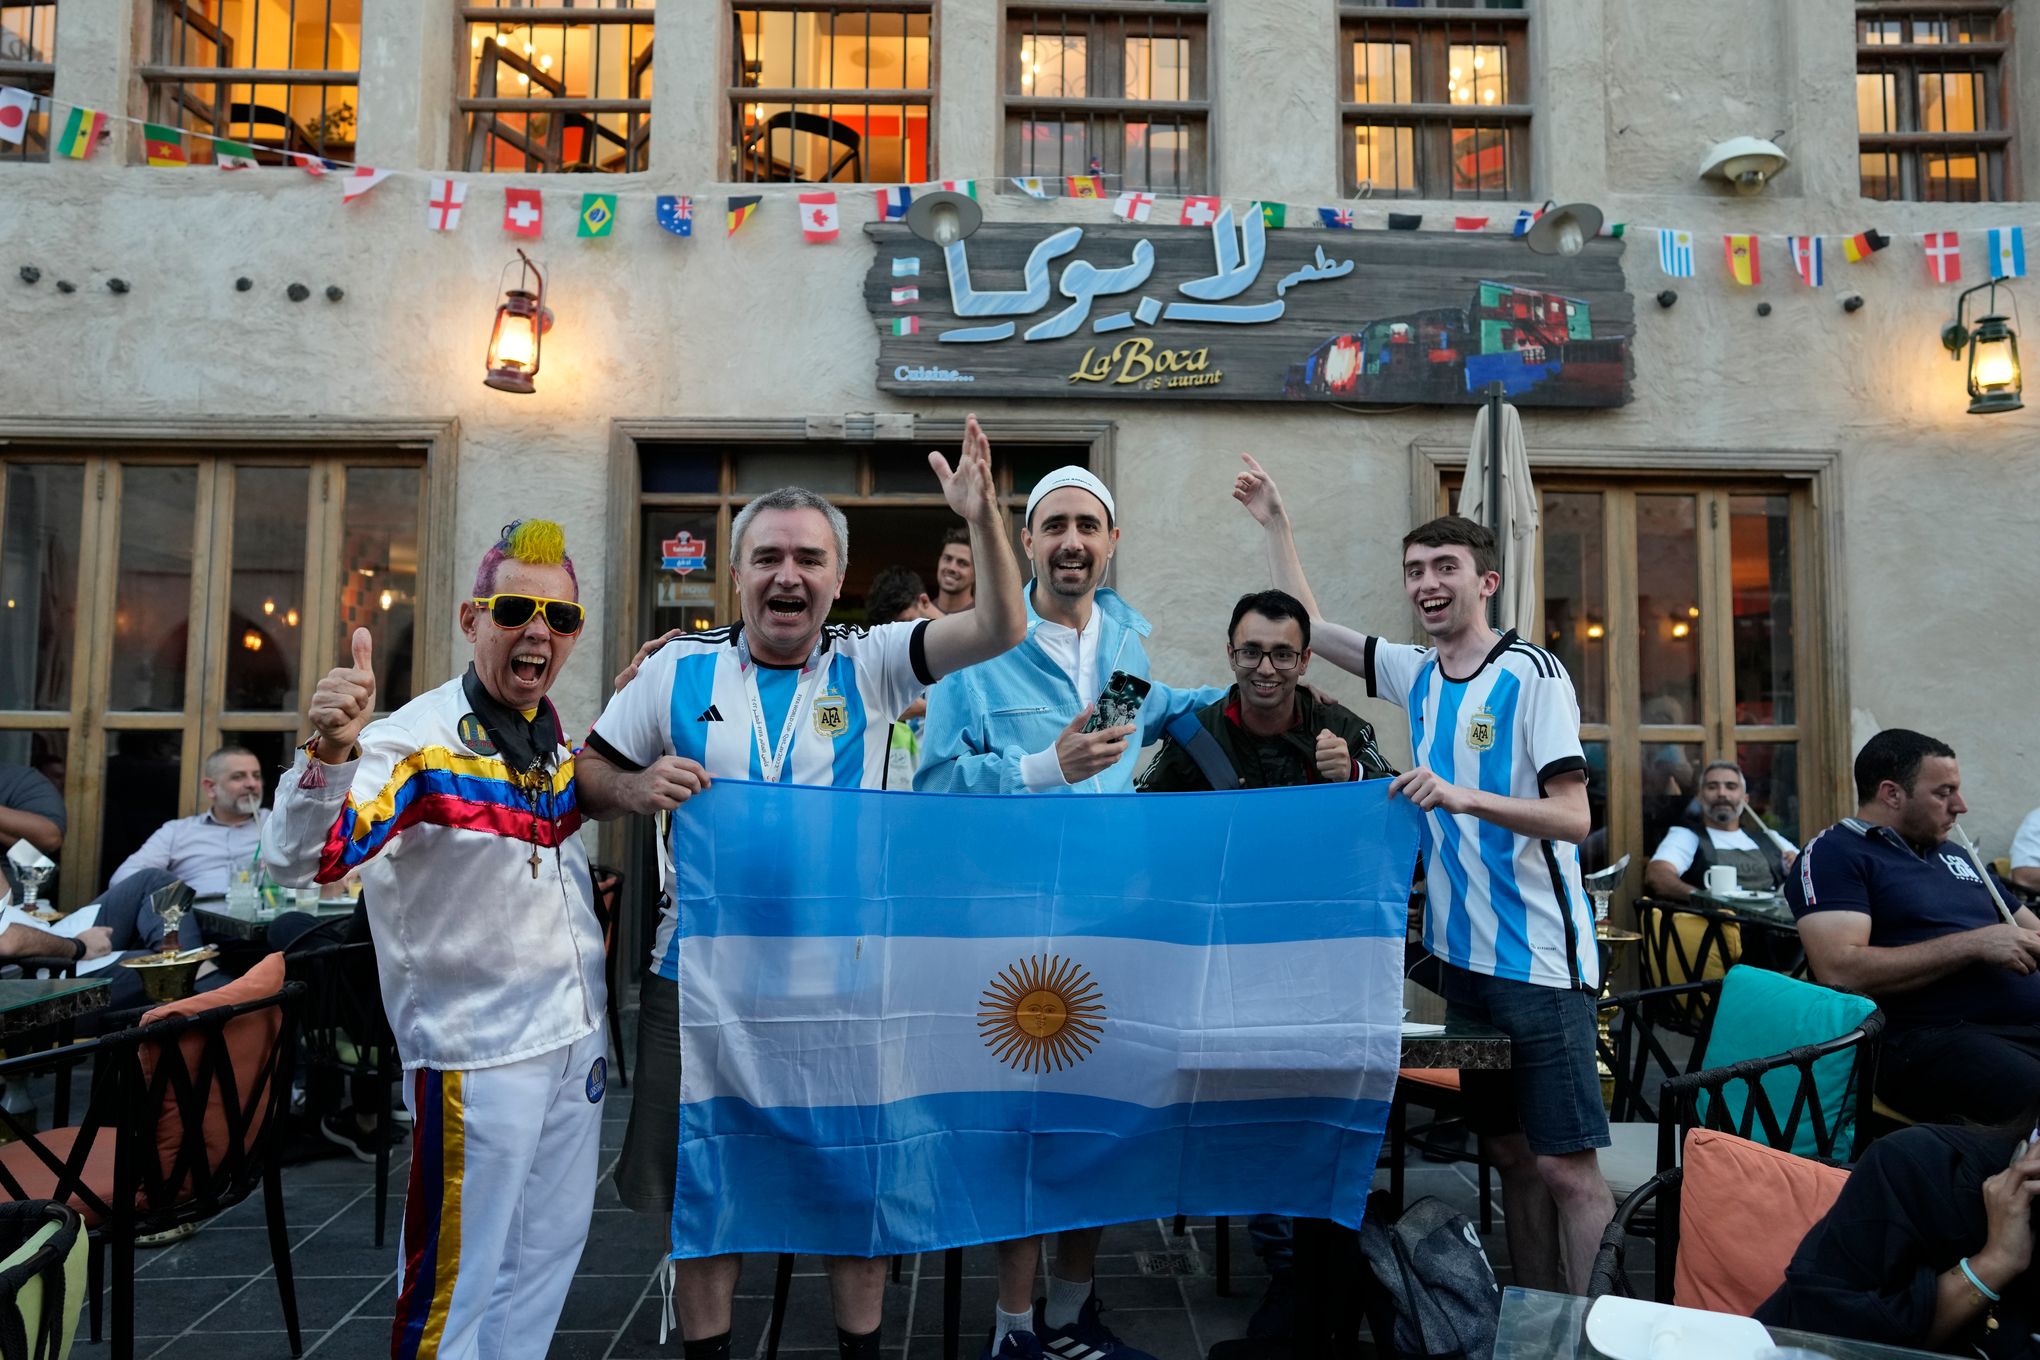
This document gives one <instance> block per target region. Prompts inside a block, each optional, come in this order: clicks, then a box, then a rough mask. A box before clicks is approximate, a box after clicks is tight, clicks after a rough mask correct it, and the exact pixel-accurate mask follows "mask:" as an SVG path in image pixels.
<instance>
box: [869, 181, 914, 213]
mask: <svg viewBox="0 0 2040 1360" xmlns="http://www.w3.org/2000/svg"><path fill="white" fill-rule="evenodd" d="M874 193H875V194H876V196H877V198H878V220H879V221H881V222H904V221H905V220H906V217H907V209H908V208H911V207H913V206H914V191H913V190H912V189H910V188H908V187H907V186H906V185H904V184H895V185H893V186H892V187H891V188H890V189H878V190H874Z"/></svg>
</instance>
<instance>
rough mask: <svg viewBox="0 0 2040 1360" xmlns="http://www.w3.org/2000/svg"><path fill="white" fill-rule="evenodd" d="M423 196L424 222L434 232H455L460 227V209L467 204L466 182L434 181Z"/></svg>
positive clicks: (454, 180)
mask: <svg viewBox="0 0 2040 1360" xmlns="http://www.w3.org/2000/svg"><path fill="white" fill-rule="evenodd" d="M431 184H432V192H431V193H429V194H427V195H426V196H425V221H426V224H427V225H429V226H430V227H431V228H432V230H434V231H455V230H458V229H459V227H460V208H461V205H462V204H463V203H465V202H467V191H468V187H467V181H466V180H464V179H435V180H433V181H431Z"/></svg>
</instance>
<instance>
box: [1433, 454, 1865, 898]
mask: <svg viewBox="0 0 2040 1360" xmlns="http://www.w3.org/2000/svg"><path fill="white" fill-rule="evenodd" d="M1534 460H1535V462H1536V465H1537V469H1538V488H1539V490H1540V491H1542V490H1547V489H1548V490H1554V491H1559V490H1566V491H1584V490H1600V491H1606V490H1608V489H1610V488H1613V489H1617V490H1624V491H1634V492H1637V493H1639V494H1652V493H1656V492H1670V493H1674V494H1683V493H1699V494H1701V495H1703V496H1705V495H1712V494H1716V493H1720V494H1723V495H1739V494H1755V495H1762V494H1775V493H1776V492H1777V490H1778V488H1779V486H1780V484H1781V483H1782V484H1787V485H1789V486H1791V487H1793V488H1794V489H1798V488H1804V489H1805V492H1806V495H1805V497H1804V500H1803V502H1800V503H1798V504H1796V505H1795V507H1794V510H1793V516H1794V518H1793V522H1792V534H1793V553H1792V590H1793V595H1792V598H1793V605H1794V615H1795V618H1796V620H1797V621H1798V624H1799V626H1797V627H1795V629H1794V637H1793V654H1794V675H1795V686H1796V691H1797V692H1796V695H1795V700H1796V714H1797V721H1796V722H1794V723H1789V724H1761V725H1760V724H1752V723H1743V724H1738V723H1736V721H1735V717H1734V714H1735V706H1734V703H1733V694H1734V671H1733V666H1734V655H1733V649H1732V648H1729V649H1723V648H1720V647H1717V648H1716V649H1715V650H1714V652H1713V654H1712V661H1713V664H1712V666H1710V667H1704V668H1703V669H1702V672H1701V675H1700V682H1701V694H1702V700H1701V702H1702V707H1703V709H1704V710H1705V712H1706V713H1708V714H1711V715H1712V718H1711V721H1707V722H1699V723H1689V724H1678V725H1663V724H1645V723H1643V722H1642V720H1641V713H1640V708H1641V704H1640V701H1639V697H1638V695H1637V693H1636V691H1637V689H1638V683H1637V677H1636V675H1635V673H1634V672H1633V671H1631V670H1627V669H1621V670H1618V668H1617V662H1618V659H1619V652H1620V649H1618V648H1613V647H1610V648H1608V649H1607V652H1608V666H1609V670H1608V673H1607V675H1606V680H1607V694H1608V712H1607V714H1606V721H1603V722H1599V723H1583V724H1582V725H1581V728H1580V739H1581V740H1582V741H1588V742H1593V741H1600V742H1606V743H1608V745H1609V758H1610V771H1611V778H1610V784H1611V787H1610V789H1609V791H1608V799H1609V801H1608V822H1607V825H1608V831H1609V843H1610V849H1611V851H1620V852H1626V853H1628V854H1629V855H1630V856H1631V860H1630V864H1631V871H1630V873H1629V875H1628V876H1627V877H1626V878H1625V880H1624V884H1623V888H1622V890H1621V893H1620V895H1619V896H1618V897H1617V899H1616V901H1617V903H1618V904H1621V905H1622V906H1623V907H1624V908H1625V909H1626V907H1627V906H1628V904H1629V903H1632V902H1633V901H1634V900H1635V897H1636V896H1637V894H1638V890H1639V889H1640V887H1641V884H1642V881H1643V875H1642V869H1641V867H1640V866H1641V865H1642V864H1643V863H1644V862H1646V861H1647V860H1648V859H1649V857H1650V853H1651V851H1652V850H1654V849H1655V848H1656V847H1654V846H1647V845H1642V844H1640V841H1641V838H1642V831H1643V828H1642V812H1641V804H1640V801H1639V800H1638V799H1636V798H1631V797H1628V796H1627V794H1628V793H1629V792H1631V790H1628V789H1618V788H1615V787H1613V785H1614V784H1615V780H1614V777H1613V771H1614V766H1615V762H1616V758H1617V752H1616V748H1615V739H1616V738H1617V737H1618V736H1621V737H1626V736H1627V735H1629V734H1634V735H1635V736H1636V737H1637V739H1638V740H1639V741H1641V740H1652V741H1661V742H1683V743H1698V744H1700V745H1701V747H1702V749H1703V752H1704V755H1705V758H1707V759H1712V758H1714V757H1715V756H1716V755H1718V754H1724V753H1725V754H1726V756H1727V757H1728V758H1733V757H1734V753H1735V746H1736V742H1737V740H1738V739H1740V740H1742V741H1745V742H1765V741H1774V740H1789V741H1796V742H1797V743H1798V746H1799V768H1800V769H1801V770H1802V771H1805V772H1808V775H1807V777H1803V778H1802V779H1801V781H1800V784H1799V790H1798V793H1799V800H1800V809H1801V814H1800V816H1801V820H1800V829H1801V834H1802V839H1804V838H1806V837H1810V836H1811V835H1812V833H1813V832H1814V831H1817V830H1819V829H1820V828H1822V827H1825V826H1827V825H1829V824H1831V823H1833V822H1834V821H1836V820H1838V819H1839V818H1840V817H1842V816H1843V815H1845V814H1847V813H1848V812H1849V811H1851V810H1852V809H1853V808H1854V807H1855V793H1854V789H1853V786H1852V784H1851V780H1850V773H1849V760H1848V757H1849V751H1850V737H1849V686H1848V671H1847V666H1846V658H1847V656H1848V637H1847V629H1846V615H1847V612H1848V611H1847V610H1846V609H1845V608H1843V607H1842V606H1843V604H1844V597H1843V596H1842V595H1841V593H1840V589H1841V586H1842V583H1843V582H1844V581H1845V580H1846V579H1847V578H1846V577H1845V575H1844V572H1843V568H1844V561H1845V559H1844V557H1843V544H1842V519H1841V515H1840V511H1839V507H1840V506H1841V505H1842V503H1843V501H1842V492H1843V488H1842V473H1841V455H1840V453H1839V452H1838V451H1836V450H1831V449H1772V450H1744V449H1721V448H1704V447H1703V448H1665V447H1660V448H1652V449H1607V448H1567V447H1556V448H1546V447H1542V446H1540V447H1539V448H1537V449H1536V450H1535V452H1534ZM1466 461H1467V460H1466V450H1465V448H1464V447H1456V448H1455V447H1452V446H1449V445H1443V444H1432V443H1427V442H1423V441H1418V442H1414V443H1412V444H1411V445H1410V472H1411V478H1410V480H1411V498H1410V513H1411V515H1412V519H1411V523H1413V524H1414V523H1420V522H1422V521H1424V520H1427V519H1430V518H1431V517H1432V516H1434V515H1436V514H1437V513H1438V506H1439V504H1440V497H1441V496H1442V495H1443V494H1444V486H1445V483H1446V480H1447V478H1448V477H1450V476H1452V475H1455V474H1456V475H1460V476H1463V475H1464V473H1465V469H1466ZM1703 529H1704V532H1703V537H1702V543H1701V548H1700V557H1701V560H1700V574H1701V579H1700V582H1699V589H1700V599H1699V601H1698V603H1699V606H1700V609H1701V611H1702V617H1703V618H1709V619H1719V620H1726V619H1728V618H1729V616H1730V612H1731V611H1730V610H1729V608H1728V604H1729V601H1728V600H1726V599H1725V598H1721V597H1720V596H1719V595H1718V593H1717V592H1716V582H1717V581H1718V577H1719V573H1718V571H1717V570H1716V565H1717V564H1716V561H1715V558H1714V556H1713V553H1714V551H1715V550H1714V548H1712V547H1711V546H1710V545H1709V544H1708V542H1707V539H1706V535H1707V534H1712V533H1714V532H1715V528H1714V526H1712V525H1707V526H1703ZM1628 532H1629V537H1628V541H1627V543H1626V544H1625V543H1624V542H1622V541H1620V538H1619V536H1618V537H1616V538H1611V539H1610V540H1609V542H1608V550H1607V552H1606V553H1605V554H1604V560H1603V567H1602V569H1603V571H1604V573H1605V578H1604V579H1605V583H1604V588H1603V594H1604V598H1605V599H1606V602H1607V609H1608V618H1607V621H1606V623H1607V628H1608V631H1609V633H1610V635H1611V636H1621V635H1630V634H1633V633H1634V632H1635V630H1636V627H1637V616H1636V613H1635V609H1636V601H1635V598H1634V587H1635V582H1634V580H1633V578H1632V577H1630V576H1629V575H1627V574H1626V568H1625V567H1624V566H1623V563H1624V561H1625V560H1633V559H1634V555H1635V541H1634V521H1633V519H1631V520H1630V521H1629V522H1628ZM1719 532H1720V533H1722V534H1725V533H1726V532H1727V529H1726V526H1725V525H1724V526H1721V527H1720V530H1719ZM1625 549H1626V551H1627V559H1625V556H1624V553H1625ZM1538 569H1539V572H1540V574H1541V573H1542V570H1543V564H1542V563H1541V562H1540V563H1539V564H1538ZM1542 595H1543V592H1542V591H1541V590H1540V591H1539V598H1540V599H1541V598H1542ZM1540 613H1541V609H1540ZM1543 624H1544V620H1543V619H1542V618H1541V617H1540V618H1539V619H1538V620H1537V621H1536V634H1535V636H1538V637H1541V636H1542V629H1543ZM1522 631H1525V636H1531V634H1530V633H1529V632H1528V631H1527V630H1522ZM1624 758H1626V756H1625V757H1624Z"/></svg>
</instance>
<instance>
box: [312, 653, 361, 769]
mask: <svg viewBox="0 0 2040 1360" xmlns="http://www.w3.org/2000/svg"><path fill="white" fill-rule="evenodd" d="M374 711H375V644H374V641H373V639H371V638H370V637H369V633H368V630H367V629H366V628H357V629H355V630H354V664H353V665H352V666H335V667H334V668H333V669H332V670H330V671H327V672H326V674H325V676H324V677H323V678H322V679H321V680H320V681H319V685H318V688H317V689H314V690H313V691H312V707H311V711H310V712H309V713H308V714H307V715H306V716H307V717H309V718H310V719H311V723H312V728H313V730H314V731H316V732H317V733H318V734H319V746H318V751H317V753H316V754H317V755H318V758H319V759H320V760H322V761H324V762H325V763H326V764H328V765H338V764H340V763H341V762H342V761H344V760H346V759H348V758H349V757H350V756H351V755H352V754H353V752H354V740H355V738H356V737H358V736H360V735H361V729H362V728H363V727H364V726H366V725H367V723H368V717H369V714H371V713H373V712H374Z"/></svg>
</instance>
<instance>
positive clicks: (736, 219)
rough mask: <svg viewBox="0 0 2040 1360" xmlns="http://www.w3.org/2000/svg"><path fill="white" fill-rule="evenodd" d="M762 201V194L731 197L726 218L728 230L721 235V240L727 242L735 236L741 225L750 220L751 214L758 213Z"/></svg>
mask: <svg viewBox="0 0 2040 1360" xmlns="http://www.w3.org/2000/svg"><path fill="white" fill-rule="evenodd" d="M763 200H764V195H762V194H741V195H733V196H732V197H731V198H730V200H729V212H728V214H727V216H726V221H727V222H728V225H729V230H728V231H725V232H724V233H723V238H724V239H725V240H727V239H728V238H730V237H732V236H735V235H736V234H737V232H738V231H740V230H741V229H742V228H743V225H744V224H745V223H746V222H748V221H750V220H751V214H752V213H755V212H757V211H758V204H759V203H761V202H762V201H763Z"/></svg>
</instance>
